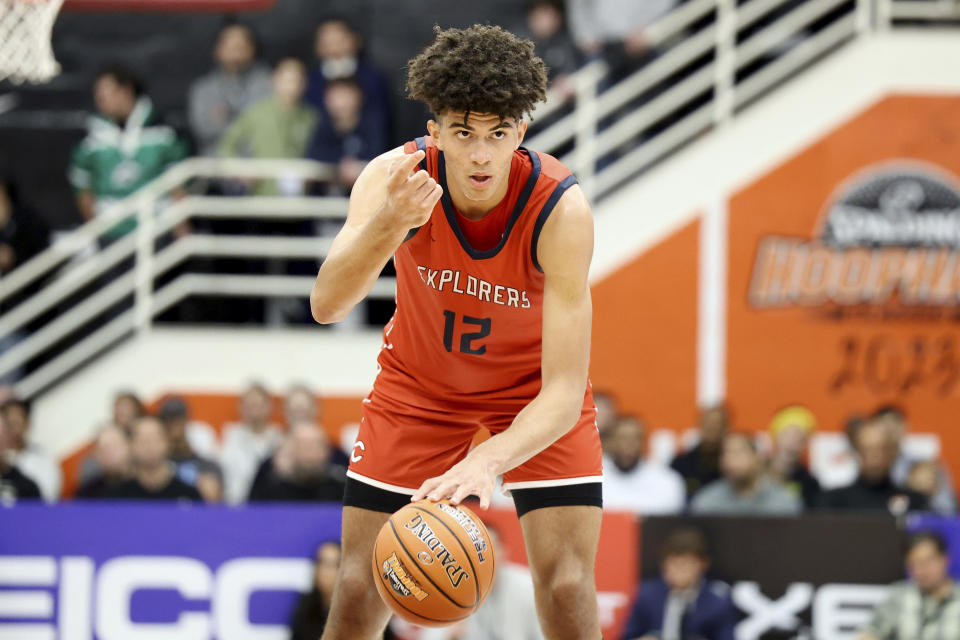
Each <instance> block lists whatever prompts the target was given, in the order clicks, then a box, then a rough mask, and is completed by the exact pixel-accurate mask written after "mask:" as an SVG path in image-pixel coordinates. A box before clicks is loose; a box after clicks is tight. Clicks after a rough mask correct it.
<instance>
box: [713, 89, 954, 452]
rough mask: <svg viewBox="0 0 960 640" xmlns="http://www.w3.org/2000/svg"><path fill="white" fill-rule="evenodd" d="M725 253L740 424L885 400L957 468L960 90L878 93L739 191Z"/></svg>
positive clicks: (854, 409)
mask: <svg viewBox="0 0 960 640" xmlns="http://www.w3.org/2000/svg"><path fill="white" fill-rule="evenodd" d="M729 261H730V263H729V294H728V295H729V301H728V310H729V317H728V338H729V345H728V349H727V354H728V356H727V392H728V398H729V401H730V403H731V406H732V407H733V408H734V410H735V413H736V419H737V421H738V424H742V425H751V426H750V427H749V428H755V427H756V426H759V427H762V426H763V425H766V424H767V423H768V422H769V420H770V416H772V415H773V414H774V413H775V412H776V411H777V410H778V409H780V408H782V407H783V406H785V405H788V404H795V403H799V404H805V405H807V406H809V407H810V408H811V409H812V410H813V412H814V413H815V414H816V415H817V417H818V418H819V420H820V423H821V427H822V428H827V429H838V428H842V426H843V423H844V421H845V420H846V419H847V417H848V416H850V415H851V414H854V413H859V414H864V413H868V412H871V411H873V410H874V409H876V408H877V407H878V406H880V405H883V404H887V403H894V404H897V405H900V406H902V407H903V408H905V410H906V414H907V418H908V421H909V423H910V431H911V432H922V433H928V432H930V433H935V434H936V435H937V436H938V439H939V449H940V451H939V455H940V456H942V457H943V458H944V459H945V460H946V462H947V466H948V467H949V468H952V469H957V468H960V430H957V429H956V428H954V424H953V422H954V416H955V415H956V414H957V412H958V411H960V313H958V309H960V305H958V302H960V97H957V96H934V95H929V96H926V95H893V96H888V97H886V98H884V99H882V100H880V101H879V102H877V103H876V104H875V105H873V106H872V107H871V108H869V109H867V110H866V111H864V112H863V113H862V114H860V115H858V116H857V117H855V118H853V119H852V120H850V121H848V122H846V123H844V124H843V125H841V126H840V127H838V128H837V129H836V130H834V131H833V132H831V133H830V134H828V135H827V136H825V137H824V138H823V139H821V140H820V141H818V142H816V143H815V144H812V145H811V146H810V147H808V148H807V149H805V150H804V151H803V152H801V153H799V154H798V155H796V156H795V157H793V158H790V159H789V160H787V161H785V162H784V163H783V164H781V165H780V166H778V167H775V168H771V171H770V172H769V173H767V174H766V175H764V176H762V177H761V178H759V179H758V180H756V181H755V182H754V183H753V184H751V185H749V186H747V187H745V188H744V189H742V190H741V191H740V192H738V193H736V194H734V195H733V197H732V198H731V199H730V204H729ZM933 453H937V452H933Z"/></svg>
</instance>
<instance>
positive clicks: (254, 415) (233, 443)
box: [220, 383, 283, 504]
mask: <svg viewBox="0 0 960 640" xmlns="http://www.w3.org/2000/svg"><path fill="white" fill-rule="evenodd" d="M270 410H271V401H270V394H269V393H268V392H267V390H266V388H265V387H264V386H263V385H261V384H256V383H255V384H252V385H250V386H249V387H248V388H247V390H246V391H244V393H243V395H242V396H241V397H240V422H233V423H229V424H227V425H225V426H224V430H223V447H222V449H221V453H220V466H221V468H222V469H223V480H224V498H225V500H226V502H227V503H229V504H238V503H240V502H243V501H244V500H245V499H246V497H247V495H248V494H249V493H250V485H251V484H252V482H253V478H254V476H255V475H256V473H257V469H258V468H259V467H260V464H261V463H262V462H263V461H264V460H266V459H267V458H268V457H269V456H270V455H271V454H272V453H273V451H274V450H275V449H276V448H277V447H279V446H280V444H281V443H282V442H283V432H282V431H281V430H280V428H279V427H278V426H277V425H275V424H273V423H271V422H270V412H271V411H270Z"/></svg>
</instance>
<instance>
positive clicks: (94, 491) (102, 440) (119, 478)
mask: <svg viewBox="0 0 960 640" xmlns="http://www.w3.org/2000/svg"><path fill="white" fill-rule="evenodd" d="M93 460H94V461H95V462H96V466H97V469H99V472H98V473H97V474H96V475H95V476H94V477H92V478H90V479H89V480H87V481H86V482H84V483H83V484H82V485H80V488H79V489H77V492H76V494H75V497H77V498H106V497H109V496H110V495H112V494H114V493H116V491H117V490H118V488H119V487H120V485H122V484H124V483H125V482H127V481H128V480H129V479H130V476H131V474H132V469H133V463H132V458H131V455H130V440H129V438H128V437H127V432H126V431H124V430H123V429H121V428H120V427H118V426H117V425H115V424H110V425H107V426H105V427H104V428H102V429H101V430H100V433H98V434H97V439H96V441H95V442H94V447H93Z"/></svg>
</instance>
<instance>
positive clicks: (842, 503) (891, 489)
mask: <svg viewBox="0 0 960 640" xmlns="http://www.w3.org/2000/svg"><path fill="white" fill-rule="evenodd" d="M850 435H851V436H852V442H853V445H854V447H855V449H856V451H857V458H858V459H859V460H860V473H859V475H858V476H857V478H856V479H855V480H854V481H853V482H852V483H851V484H849V485H847V486H845V487H840V488H839V489H833V490H831V491H826V492H824V493H822V494H821V496H820V499H819V500H818V501H817V504H818V506H819V507H820V508H822V509H834V510H839V509H843V510H856V511H888V512H890V513H892V514H894V515H897V516H899V515H903V514H904V513H907V512H908V511H924V510H926V509H928V505H927V500H926V499H925V498H924V497H923V496H922V495H921V494H919V493H917V492H916V491H911V490H910V489H907V488H905V487H901V486H898V485H897V484H895V483H894V481H893V474H892V470H893V463H894V461H895V460H896V457H897V443H896V442H895V441H894V439H893V438H891V437H890V431H889V430H888V429H887V427H886V425H884V424H883V423H882V422H881V421H879V420H876V419H870V420H867V421H865V422H863V423H862V424H861V425H860V426H859V427H857V428H856V430H855V431H854V432H853V433H851V434H850Z"/></svg>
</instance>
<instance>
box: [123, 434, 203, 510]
mask: <svg viewBox="0 0 960 640" xmlns="http://www.w3.org/2000/svg"><path fill="white" fill-rule="evenodd" d="M130 451H131V453H132V458H133V478H131V479H130V480H127V481H126V482H124V483H123V484H121V485H119V486H118V487H117V488H116V489H115V490H114V491H111V492H109V493H108V494H107V496H106V497H108V498H116V499H126V500H191V501H196V502H199V501H200V500H201V499H202V498H201V496H200V493H199V492H198V491H197V490H196V488H194V487H192V486H190V485H188V484H186V483H185V482H183V481H181V480H180V479H179V478H178V477H177V474H176V471H175V468H174V465H173V464H172V463H171V462H170V440H169V438H168V437H167V430H166V428H164V426H163V423H162V422H160V421H159V420H158V419H156V418H152V417H145V418H140V419H139V420H137V422H136V423H135V424H134V425H133V434H132V435H131V438H130Z"/></svg>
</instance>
